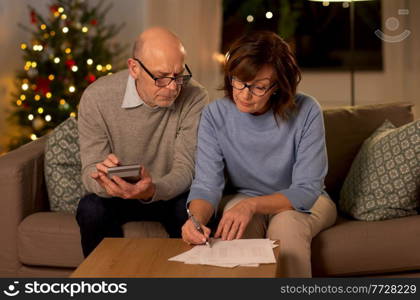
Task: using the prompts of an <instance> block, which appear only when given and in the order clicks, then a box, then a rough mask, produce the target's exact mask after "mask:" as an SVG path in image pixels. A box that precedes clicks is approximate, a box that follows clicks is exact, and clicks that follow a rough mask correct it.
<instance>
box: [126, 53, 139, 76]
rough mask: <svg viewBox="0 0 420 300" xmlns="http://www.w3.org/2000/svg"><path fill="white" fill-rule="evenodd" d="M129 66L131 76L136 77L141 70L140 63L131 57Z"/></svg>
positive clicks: (128, 60)
mask: <svg viewBox="0 0 420 300" xmlns="http://www.w3.org/2000/svg"><path fill="white" fill-rule="evenodd" d="M127 67H128V71H129V72H130V75H131V77H133V78H134V79H136V78H137V77H138V75H139V71H140V70H139V65H138V63H137V62H136V61H135V60H134V59H132V58H129V59H127Z"/></svg>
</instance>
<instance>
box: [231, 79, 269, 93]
mask: <svg viewBox="0 0 420 300" xmlns="http://www.w3.org/2000/svg"><path fill="white" fill-rule="evenodd" d="M230 81H231V85H232V87H233V88H234V89H237V90H243V89H244V88H248V90H249V91H250V92H251V94H253V95H255V96H258V97H261V96H264V95H265V94H266V93H267V92H268V91H269V90H271V88H272V87H274V86H275V85H276V84H277V83H276V82H274V83H273V84H272V85H270V86H264V85H263V84H247V83H245V82H243V81H240V80H238V79H236V78H234V77H232V78H231V80H230Z"/></svg>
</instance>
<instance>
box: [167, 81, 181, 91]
mask: <svg viewBox="0 0 420 300" xmlns="http://www.w3.org/2000/svg"><path fill="white" fill-rule="evenodd" d="M166 87H167V88H168V89H170V90H176V89H178V85H177V84H176V82H175V80H172V81H171V83H170V84H168V85H167V86H166Z"/></svg>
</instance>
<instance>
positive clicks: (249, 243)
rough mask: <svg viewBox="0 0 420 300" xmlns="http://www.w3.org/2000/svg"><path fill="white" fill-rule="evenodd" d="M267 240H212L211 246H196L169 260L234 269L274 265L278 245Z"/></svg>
mask: <svg viewBox="0 0 420 300" xmlns="http://www.w3.org/2000/svg"><path fill="white" fill-rule="evenodd" d="M274 243H275V241H271V240H269V239H239V240H232V241H223V240H221V239H212V240H211V244H212V246H211V247H209V246H206V245H197V246H194V248H192V249H191V250H188V251H186V252H184V253H181V254H180V255H177V256H174V257H171V258H169V259H168V260H169V261H179V262H184V263H186V264H201V265H211V266H218V267H227V268H234V267H236V266H246V267H258V266H259V264H270V263H275V262H276V258H275V257H274V253H273V248H275V247H277V246H278V245H275V244H274Z"/></svg>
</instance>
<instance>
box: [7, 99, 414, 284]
mask: <svg viewBox="0 0 420 300" xmlns="http://www.w3.org/2000/svg"><path fill="white" fill-rule="evenodd" d="M411 107H412V105H411V104H408V103H393V104H382V105H370V106H359V107H355V108H349V107H343V108H335V109H327V110H325V111H324V116H325V127H326V134H327V148H328V157H329V173H328V176H327V178H326V186H327V190H328V192H329V193H330V195H331V196H332V198H333V199H334V200H335V201H336V202H337V200H338V195H339V191H340V188H341V185H342V183H343V180H344V178H345V176H346V174H347V172H348V170H349V168H350V165H351V162H352V160H353V159H354V157H355V155H356V154H357V152H358V149H359V148H360V146H361V144H362V142H363V140H364V139H365V138H367V137H368V136H369V135H370V134H371V133H372V132H373V131H374V130H375V129H376V128H377V127H378V126H379V125H380V124H381V123H382V122H383V121H384V120H385V119H389V120H390V121H391V122H393V123H394V124H395V125H397V126H400V125H402V124H405V123H408V122H410V121H412V120H413V115H412V111H411ZM45 141H46V137H43V138H41V139H38V140H37V141H34V142H31V143H29V144H27V145H25V146H23V147H21V148H19V149H17V150H15V151H12V152H10V153H8V154H6V155H4V156H2V157H0V195H1V196H0V197H1V198H0V199H1V210H0V228H1V234H0V245H1V250H0V276H3V277H5V276H7V277H10V276H39V277H42V276H49V277H55V276H68V275H69V274H70V273H71V272H72V270H74V268H75V267H77V265H79V264H80V262H81V261H82V260H83V256H82V251H81V246H80V235H79V227H78V225H77V223H76V220H75V217H74V216H73V215H70V214H63V213H57V212H51V211H49V208H48V196H47V193H46V188H45V180H44V176H43V157H44V155H43V154H44V145H45ZM124 232H125V235H126V236H130V237H148V236H150V237H151V236H164V237H166V236H167V234H166V232H165V231H164V230H163V227H162V226H161V225H160V224H158V223H150V222H135V223H134V222H132V223H127V224H126V225H125V226H124ZM419 249H420V216H419V215H416V216H411V217H405V218H400V219H394V220H387V221H379V222H363V221H356V220H350V219H346V218H345V217H343V216H339V218H338V220H337V223H336V225H335V226H333V227H331V228H329V229H327V230H325V231H323V232H322V233H320V234H319V235H318V236H317V237H316V238H315V239H314V240H313V244H312V251H313V255H312V265H313V275H314V276H375V275H378V274H379V275H380V276H385V275H387V276H412V277H414V276H415V277H420V255H419ZM203 275H204V274H203Z"/></svg>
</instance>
